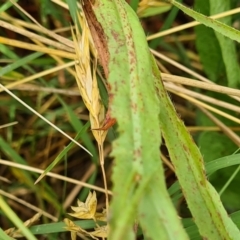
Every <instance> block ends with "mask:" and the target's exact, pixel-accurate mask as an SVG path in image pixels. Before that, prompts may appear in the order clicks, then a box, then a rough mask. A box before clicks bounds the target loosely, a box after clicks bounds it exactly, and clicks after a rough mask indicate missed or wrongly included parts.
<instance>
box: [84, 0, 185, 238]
mask: <svg viewBox="0 0 240 240" xmlns="http://www.w3.org/2000/svg"><path fill="white" fill-rule="evenodd" d="M89 5H90V4H89ZM89 5H88V1H85V2H84V6H85V14H86V16H87V19H88V22H89V26H90V25H91V24H92V25H95V26H97V24H98V23H99V24H100V26H98V27H97V28H98V35H97V36H98V39H99V38H100V37H101V41H102V42H104V41H106V44H107V49H108V51H109V52H108V53H109V62H108V71H109V76H108V79H107V80H108V82H109V84H110V85H111V93H110V96H112V99H111V105H110V106H109V107H110V110H111V116H112V117H114V118H116V119H117V121H118V129H117V130H118V133H119V137H118V138H117V139H116V140H115V141H114V142H113V152H112V156H114V158H115V160H114V161H115V166H114V169H113V177H112V180H113V183H114V188H113V193H114V194H113V195H114V197H113V200H112V205H111V216H112V217H111V219H110V226H111V227H110V229H111V231H110V235H109V239H114V240H117V239H120V240H122V239H126V240H127V239H135V236H134V235H135V233H134V231H133V225H134V222H135V220H136V217H138V218H139V222H140V224H141V227H142V229H143V234H144V236H145V237H146V238H151V239H175V238H176V235H175V233H176V232H177V233H178V239H187V234H186V233H185V232H184V230H183V228H182V226H181V223H180V221H179V218H178V216H177V214H176V211H175V209H174V207H173V205H172V202H171V199H170V197H169V195H168V193H167V190H166V186H165V177H164V173H163V168H162V164H161V161H160V152H159V145H160V142H161V134H160V129H159V113H160V107H159V100H158V98H157V95H156V93H155V83H154V77H153V75H152V72H151V68H152V66H151V65H152V60H151V54H150V52H149V49H148V45H147V42H146V39H145V35H144V32H143V30H142V27H141V25H140V22H139V20H138V18H137V16H136V14H135V12H134V11H133V10H132V9H131V8H130V6H129V5H128V4H127V3H126V2H125V1H124V0H113V1H106V0H103V1H99V2H98V3H97V4H96V6H93V11H94V12H91V8H92V6H89ZM94 16H96V18H97V22H98V23H97V22H95V21H93V19H94ZM91 21H92V22H91ZM111 26H112V27H111ZM101 28H102V30H103V33H104V35H103V36H102V35H100V33H101ZM95 34H96V31H95ZM92 35H93V38H94V29H92ZM95 37H96V36H95ZM95 41H96V40H95ZM102 49H103V48H101V49H98V50H99V51H100V50H102ZM108 53H105V54H106V56H108V55H107V54H108ZM106 56H105V57H106ZM106 75H107V74H106ZM163 216H164V218H163ZM169 223H171V228H169Z"/></svg>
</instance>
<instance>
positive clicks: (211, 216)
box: [153, 60, 240, 239]
mask: <svg viewBox="0 0 240 240" xmlns="http://www.w3.org/2000/svg"><path fill="white" fill-rule="evenodd" d="M153 72H154V74H155V77H156V88H157V89H158V90H159V91H158V94H159V98H160V99H161V101H160V103H161V112H160V124H161V130H162V133H163V137H164V139H165V141H166V145H167V148H168V151H169V154H170V157H171V160H172V163H173V165H174V167H175V171H176V175H177V177H178V180H179V183H180V185H181V188H182V190H183V194H184V196H185V198H186V201H187V203H188V206H189V208H190V210H191V213H192V215H193V217H194V219H195V222H196V224H197V226H198V228H199V231H200V233H201V235H202V237H203V238H208V239H239V237H240V233H239V230H238V228H237V227H236V226H235V225H234V223H233V222H232V221H231V220H230V219H229V217H228V215H227V213H226V211H225V209H224V207H223V205H222V203H221V200H220V197H219V195H218V194H217V192H216V191H215V189H214V188H213V187H212V185H211V184H210V183H209V182H208V180H207V178H206V175H205V170H204V163H203V159H202V156H201V154H200V151H199V149H198V148H197V146H196V145H195V143H194V142H193V140H192V138H191V136H190V134H189V132H188V131H187V129H186V127H185V126H184V124H183V123H182V121H181V120H180V119H179V118H178V116H177V114H176V111H175V109H174V107H173V105H172V103H171V101H170V99H169V97H168V96H167V94H166V92H165V90H164V87H163V84H162V82H161V80H160V74H159V71H158V69H157V65H156V64H155V63H154V60H153Z"/></svg>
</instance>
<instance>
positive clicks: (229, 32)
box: [168, 0, 240, 42]
mask: <svg viewBox="0 0 240 240" xmlns="http://www.w3.org/2000/svg"><path fill="white" fill-rule="evenodd" d="M168 2H170V3H172V4H173V5H174V6H176V7H178V8H179V9H181V10H182V11H183V12H185V13H186V14H188V15H189V16H191V17H192V18H194V19H195V20H196V21H198V22H200V23H202V24H204V25H206V26H207V27H210V28H213V29H214V30H215V31H216V32H219V33H221V34H222V35H224V36H226V37H228V38H230V39H232V40H235V41H237V42H240V31H238V30H237V29H235V28H232V27H230V26H228V25H226V24H224V23H222V22H220V21H217V20H214V19H212V18H209V17H207V16H205V15H203V14H201V13H198V12H196V11H194V10H192V9H190V8H188V7H185V6H184V5H182V4H180V3H178V2H177V1H174V0H168Z"/></svg>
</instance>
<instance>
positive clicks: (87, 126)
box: [35, 122, 90, 184]
mask: <svg viewBox="0 0 240 240" xmlns="http://www.w3.org/2000/svg"><path fill="white" fill-rule="evenodd" d="M89 126H90V123H89V122H88V123H87V124H85V126H84V127H83V128H82V129H81V130H80V131H79V132H78V133H77V135H76V137H75V138H74V140H76V141H77V140H79V138H80V137H81V136H82V134H83V132H85V131H86V130H87V129H88V128H89ZM74 145H75V144H74V143H73V142H70V143H69V144H68V145H67V146H66V147H65V148H64V149H63V150H62V151H61V152H60V153H59V154H58V155H57V157H56V158H55V159H54V160H53V161H52V162H51V164H50V165H49V166H48V167H47V168H46V169H45V170H44V172H43V173H42V174H41V175H40V176H39V177H38V179H37V180H36V182H35V184H36V183H37V182H39V181H40V180H41V179H42V178H43V177H44V176H46V174H47V173H48V172H50V171H51V170H52V169H53V168H54V167H55V166H56V165H57V164H58V163H60V161H61V160H62V159H63V157H64V156H65V155H66V154H67V153H68V151H70V149H71V148H72V147H74Z"/></svg>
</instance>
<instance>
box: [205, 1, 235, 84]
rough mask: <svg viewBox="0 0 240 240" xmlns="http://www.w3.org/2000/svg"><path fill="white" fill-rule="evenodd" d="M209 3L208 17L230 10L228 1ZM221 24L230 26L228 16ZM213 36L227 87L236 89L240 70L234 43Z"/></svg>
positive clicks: (218, 36) (217, 34) (221, 36)
mask: <svg viewBox="0 0 240 240" xmlns="http://www.w3.org/2000/svg"><path fill="white" fill-rule="evenodd" d="M209 2H210V15H215V14H217V13H220V12H225V11H228V10H230V5H231V1H230V0H218V3H217V4H216V1H215V0H209ZM221 22H223V23H224V24H226V25H228V26H229V25H231V24H232V21H231V17H230V16H229V17H226V18H223V19H222V20H221ZM215 35H216V38H217V40H218V42H219V46H220V48H221V53H222V58H223V62H224V65H225V69H226V73H227V79H228V86H229V87H235V88H236V87H237V86H240V68H239V64H238V61H237V52H236V47H235V43H234V42H233V41H232V40H231V39H229V38H226V37H224V36H223V35H222V34H220V33H217V32H215Z"/></svg>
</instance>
